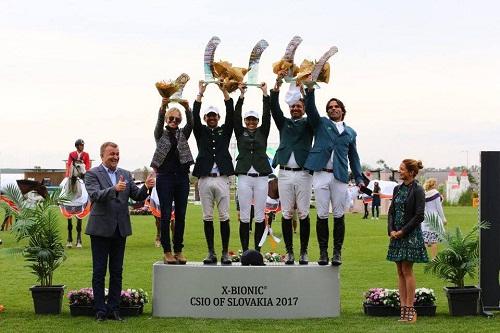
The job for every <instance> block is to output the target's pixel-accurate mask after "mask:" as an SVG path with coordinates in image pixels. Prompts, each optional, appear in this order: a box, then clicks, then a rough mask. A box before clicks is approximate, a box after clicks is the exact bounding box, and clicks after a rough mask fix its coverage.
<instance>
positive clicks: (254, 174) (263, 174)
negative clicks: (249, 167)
mask: <svg viewBox="0 0 500 333" xmlns="http://www.w3.org/2000/svg"><path fill="white" fill-rule="evenodd" d="M238 175H243V176H248V177H267V176H269V175H270V174H269V173H253V172H249V173H239V174H238Z"/></svg>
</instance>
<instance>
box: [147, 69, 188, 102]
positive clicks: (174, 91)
mask: <svg viewBox="0 0 500 333" xmlns="http://www.w3.org/2000/svg"><path fill="white" fill-rule="evenodd" d="M188 81H189V75H187V74H186V73H182V74H181V75H179V77H178V78H177V79H175V81H167V82H165V81H160V82H156V84H155V85H156V89H158V92H159V93H160V95H161V97H164V98H168V99H169V100H170V101H171V102H179V101H181V100H183V98H182V91H183V90H184V86H185V85H186V83H187V82H188Z"/></svg>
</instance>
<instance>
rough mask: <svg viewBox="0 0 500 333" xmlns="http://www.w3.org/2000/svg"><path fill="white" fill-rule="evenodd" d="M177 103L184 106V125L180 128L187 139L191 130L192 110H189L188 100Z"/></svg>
mask: <svg viewBox="0 0 500 333" xmlns="http://www.w3.org/2000/svg"><path fill="white" fill-rule="evenodd" d="M179 104H180V105H182V106H183V107H184V113H185V114H186V126H184V128H183V129H182V133H184V136H185V137H186V140H187V139H189V136H190V135H191V132H192V131H193V111H191V108H190V107H189V103H188V101H186V100H182V101H180V102H179Z"/></svg>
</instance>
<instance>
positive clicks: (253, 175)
mask: <svg viewBox="0 0 500 333" xmlns="http://www.w3.org/2000/svg"><path fill="white" fill-rule="evenodd" d="M246 175H247V176H249V177H259V176H260V175H259V174H258V173H247V174H246Z"/></svg>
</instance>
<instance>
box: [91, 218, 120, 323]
mask: <svg viewBox="0 0 500 333" xmlns="http://www.w3.org/2000/svg"><path fill="white" fill-rule="evenodd" d="M116 230H117V232H115V235H114V236H113V237H100V236H90V245H91V248H92V268H93V272H92V289H93V292H94V308H95V310H96V313H97V312H102V313H104V314H106V313H109V312H112V311H119V309H120V294H121V291H122V272H123V257H124V254H125V242H126V240H127V238H125V237H121V236H120V232H119V231H118V228H117V229H116ZM108 258H109V293H108V302H107V304H106V303H105V301H104V286H105V277H106V269H107V266H108Z"/></svg>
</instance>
